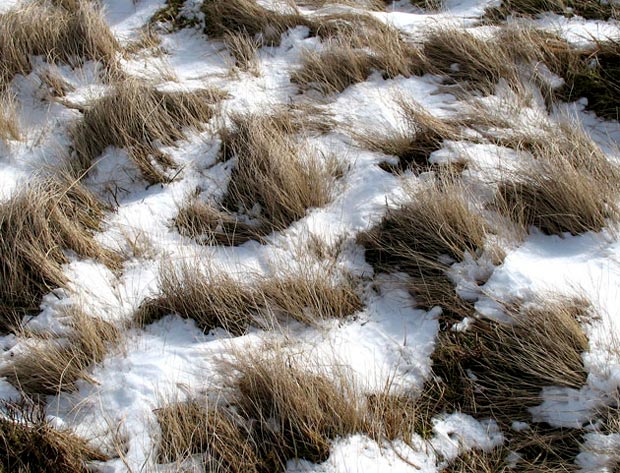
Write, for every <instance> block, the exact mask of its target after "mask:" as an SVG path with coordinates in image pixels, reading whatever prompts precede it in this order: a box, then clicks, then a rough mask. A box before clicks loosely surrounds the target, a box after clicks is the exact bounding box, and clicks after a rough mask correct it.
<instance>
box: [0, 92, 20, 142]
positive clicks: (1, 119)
mask: <svg viewBox="0 0 620 473" xmlns="http://www.w3.org/2000/svg"><path fill="white" fill-rule="evenodd" d="M19 128H20V127H19V121H18V116H17V105H16V100H15V97H12V96H10V95H7V94H4V96H2V97H0V142H2V143H7V142H8V141H9V140H19V139H20V138H21V133H20V131H19Z"/></svg>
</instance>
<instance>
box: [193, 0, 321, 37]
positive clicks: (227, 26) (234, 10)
mask: <svg viewBox="0 0 620 473" xmlns="http://www.w3.org/2000/svg"><path fill="white" fill-rule="evenodd" d="M201 10H202V12H203V13H204V16H205V20H204V21H205V27H204V32H205V33H206V34H207V35H209V36H212V37H214V38H223V37H224V36H225V35H226V34H234V33H239V34H247V35H249V36H250V37H252V38H254V39H260V41H261V42H262V43H264V44H268V45H277V44H279V43H280V37H281V35H282V33H284V32H286V31H287V30H288V29H289V28H294V27H296V26H308V27H311V26H312V21H311V20H309V19H307V18H305V17H304V16H303V15H302V14H301V13H299V11H297V9H296V8H293V7H291V8H290V9H289V11H286V12H278V11H275V10H269V9H267V8H264V7H263V6H261V5H259V4H258V3H257V2H256V0H204V1H203V3H202V7H201Z"/></svg>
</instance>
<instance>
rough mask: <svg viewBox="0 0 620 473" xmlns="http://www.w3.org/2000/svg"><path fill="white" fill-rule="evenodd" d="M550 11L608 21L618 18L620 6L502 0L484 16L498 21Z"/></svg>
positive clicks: (592, 0) (597, 0) (588, 0)
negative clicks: (515, 15)
mask: <svg viewBox="0 0 620 473" xmlns="http://www.w3.org/2000/svg"><path fill="white" fill-rule="evenodd" d="M548 12H553V13H557V14H559V15H565V16H568V17H572V16H575V15H576V16H581V17H584V18H586V19H597V20H605V21H607V20H609V19H612V18H613V19H615V18H618V15H619V14H620V7H619V6H618V5H617V4H614V2H607V1H601V0H502V2H501V4H500V5H499V6H497V7H490V8H487V10H486V11H485V15H484V16H485V18H486V19H489V20H492V21H498V20H505V19H506V17H507V16H509V15H514V14H520V15H538V14H544V13H548Z"/></svg>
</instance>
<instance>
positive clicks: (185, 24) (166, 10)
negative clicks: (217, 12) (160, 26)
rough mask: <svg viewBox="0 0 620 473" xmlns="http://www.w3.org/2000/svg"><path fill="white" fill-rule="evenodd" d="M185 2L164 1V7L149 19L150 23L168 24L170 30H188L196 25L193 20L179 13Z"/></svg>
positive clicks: (182, 0) (175, 0) (176, 0)
mask: <svg viewBox="0 0 620 473" xmlns="http://www.w3.org/2000/svg"><path fill="white" fill-rule="evenodd" d="M184 4H185V0H166V4H165V6H163V7H162V8H160V9H159V10H157V11H156V12H155V14H154V15H153V16H152V17H151V20H150V22H151V23H169V24H171V25H172V28H173V29H175V30H179V29H182V28H190V27H193V26H196V25H197V24H198V20H197V19H195V18H188V17H186V16H184V15H183V14H182V13H181V8H182V7H183V5H184Z"/></svg>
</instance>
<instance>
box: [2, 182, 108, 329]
mask: <svg viewBox="0 0 620 473" xmlns="http://www.w3.org/2000/svg"><path fill="white" fill-rule="evenodd" d="M103 210H104V209H103V206H102V204H101V203H100V202H99V201H98V200H97V199H96V198H95V196H94V195H92V194H91V193H90V192H88V191H87V190H86V189H85V188H84V187H82V185H81V184H80V183H79V182H75V181H71V180H69V179H67V178H65V177H59V178H41V179H38V180H34V181H33V182H31V183H30V184H29V185H28V186H26V187H24V188H22V189H21V190H20V191H18V192H17V193H16V194H15V195H14V196H13V197H12V198H11V199H10V200H8V201H5V202H3V203H2V204H0V274H2V284H1V285H0V301H1V302H0V319H1V321H2V322H1V324H0V325H1V327H2V329H3V330H6V329H7V327H9V326H11V325H14V324H16V323H17V321H18V320H19V319H20V318H21V316H22V315H24V314H26V313H28V312H31V311H36V310H37V309H38V306H39V301H40V299H41V297H42V296H43V295H44V294H45V293H47V292H49V291H50V290H51V289H52V288H54V287H57V286H62V285H64V283H65V282H66V280H65V275H64V273H63V271H62V268H61V265H63V264H65V263H68V261H69V260H68V259H67V256H66V255H65V253H64V251H65V250H72V251H75V252H76V253H77V254H78V255H80V256H82V257H84V258H95V259H98V260H99V261H102V262H104V263H106V264H108V265H114V264H115V263H116V257H115V256H114V255H113V254H112V253H111V252H109V251H107V250H104V249H102V248H101V247H100V246H99V245H98V244H97V243H96V242H95V241H94V239H93V235H92V234H93V232H94V231H98V230H100V220H101V218H102V216H103Z"/></svg>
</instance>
